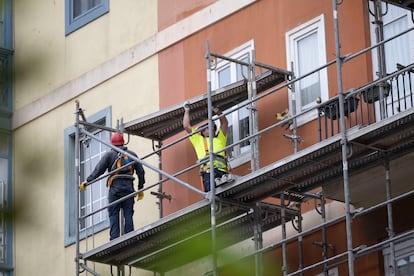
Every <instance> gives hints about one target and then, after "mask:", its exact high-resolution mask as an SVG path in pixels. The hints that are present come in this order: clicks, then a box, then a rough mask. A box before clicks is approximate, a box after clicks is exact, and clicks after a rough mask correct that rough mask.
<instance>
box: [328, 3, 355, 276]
mask: <svg viewBox="0 0 414 276" xmlns="http://www.w3.org/2000/svg"><path fill="white" fill-rule="evenodd" d="M332 6H333V20H334V35H335V48H336V68H337V78H338V97H339V114H340V118H339V119H340V120H339V122H340V131H341V137H342V139H341V144H342V170H343V178H344V197H345V211H346V222H345V223H346V237H347V239H346V241H347V253H348V275H349V276H354V253H353V247H352V227H351V224H352V216H351V203H350V202H351V199H350V194H349V183H348V156H347V151H348V149H347V137H346V136H347V135H346V128H345V118H344V94H343V93H342V58H341V51H340V47H341V46H340V45H341V44H340V40H339V25H338V3H337V0H332Z"/></svg>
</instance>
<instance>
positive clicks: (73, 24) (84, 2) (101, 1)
mask: <svg viewBox="0 0 414 276" xmlns="http://www.w3.org/2000/svg"><path fill="white" fill-rule="evenodd" d="M108 11H109V0H65V18H66V19H65V25H66V26H65V29H66V34H70V33H71V32H73V31H75V30H77V29H79V28H81V27H83V26H84V25H86V24H88V23H89V22H91V21H93V20H95V19H97V18H98V17H100V16H102V15H103V14H105V13H107V12H108Z"/></svg>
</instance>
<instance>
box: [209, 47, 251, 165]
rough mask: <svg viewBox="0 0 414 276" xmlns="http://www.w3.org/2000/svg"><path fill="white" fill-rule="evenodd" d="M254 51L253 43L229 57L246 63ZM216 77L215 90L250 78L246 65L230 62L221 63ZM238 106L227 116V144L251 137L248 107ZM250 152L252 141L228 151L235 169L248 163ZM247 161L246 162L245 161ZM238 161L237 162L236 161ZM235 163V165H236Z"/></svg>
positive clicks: (216, 71) (240, 48)
mask: <svg viewBox="0 0 414 276" xmlns="http://www.w3.org/2000/svg"><path fill="white" fill-rule="evenodd" d="M252 50H253V43H252V42H249V43H246V44H245V45H243V46H241V47H239V48H238V49H236V50H235V51H233V53H230V54H229V55H227V56H229V57H231V58H233V59H237V60H240V61H243V62H245V63H248V62H249V58H250V52H251V51H252ZM215 74H216V76H215V77H214V76H213V79H216V82H213V89H218V88H221V87H224V86H226V85H229V84H231V83H234V82H237V81H240V80H242V79H246V78H248V68H247V66H245V65H241V64H239V63H235V62H229V61H220V62H219V64H218V65H217V69H216V70H215ZM237 108H238V105H236V106H234V107H232V108H231V109H232V110H233V112H231V113H229V114H228V115H227V120H228V122H229V126H228V131H227V144H228V145H230V144H233V143H236V142H237V141H239V140H241V139H243V138H245V137H247V136H249V134H250V130H249V110H248V108H247V106H244V107H241V108H240V109H238V110H236V109H237ZM249 151H250V141H249V140H247V141H244V142H242V143H240V144H237V145H236V146H234V147H233V148H232V149H229V150H228V152H227V153H228V155H229V157H230V160H233V164H232V166H233V167H234V166H235V165H237V164H238V163H243V162H245V161H247V160H248V159H246V156H247V157H249V156H248V154H247V155H246V154H244V153H247V152H249ZM245 159H246V160H245ZM235 160H236V161H235ZM234 162H235V163H234Z"/></svg>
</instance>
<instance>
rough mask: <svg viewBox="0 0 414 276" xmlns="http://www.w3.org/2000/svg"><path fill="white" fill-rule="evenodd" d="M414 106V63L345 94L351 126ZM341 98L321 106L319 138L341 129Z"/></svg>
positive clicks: (346, 115)
mask: <svg viewBox="0 0 414 276" xmlns="http://www.w3.org/2000/svg"><path fill="white" fill-rule="evenodd" d="M413 106H414V64H411V65H408V66H402V65H397V70H396V71H395V72H393V73H390V74H388V75H387V76H386V77H384V78H382V79H378V80H376V81H374V82H372V83H369V84H367V85H365V86H362V87H360V88H357V89H350V90H348V91H346V92H345V93H344V108H343V110H344V111H343V112H344V117H345V127H346V128H347V129H349V128H352V127H356V126H360V127H361V126H366V125H369V124H373V123H375V122H378V121H381V120H383V119H385V118H388V117H391V116H394V115H396V114H398V113H401V112H403V111H405V110H408V109H410V108H412V107H413ZM339 118H340V108H339V97H338V96H336V97H334V98H332V99H330V100H329V101H327V102H325V103H323V104H321V105H320V106H319V107H318V139H319V141H322V140H324V139H326V138H329V137H331V136H334V135H336V134H338V133H339V132H340V131H341V130H340V120H339Z"/></svg>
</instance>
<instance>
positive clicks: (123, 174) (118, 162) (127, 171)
mask: <svg viewBox="0 0 414 276" xmlns="http://www.w3.org/2000/svg"><path fill="white" fill-rule="evenodd" d="M128 164H129V165H128ZM126 165H128V166H126ZM121 168H122V169H121ZM114 170H117V171H116V172H114V173H113V174H112V175H111V176H110V177H108V181H107V182H106V187H110V186H111V185H112V182H113V181H114V180H115V179H116V178H130V179H134V177H133V176H132V175H133V174H134V166H133V164H132V162H131V160H130V159H129V157H128V155H122V154H121V153H120V152H118V155H117V158H116V159H115V161H114V163H113V164H112V167H111V171H114Z"/></svg>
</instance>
